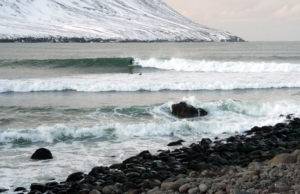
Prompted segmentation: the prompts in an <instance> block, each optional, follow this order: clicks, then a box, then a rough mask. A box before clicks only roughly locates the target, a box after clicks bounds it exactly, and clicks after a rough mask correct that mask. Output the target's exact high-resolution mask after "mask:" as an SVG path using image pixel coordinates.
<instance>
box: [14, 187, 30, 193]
mask: <svg viewBox="0 0 300 194" xmlns="http://www.w3.org/2000/svg"><path fill="white" fill-rule="evenodd" d="M26 190H27V189H26V188H24V187H17V188H15V190H14V191H15V192H16V191H26Z"/></svg>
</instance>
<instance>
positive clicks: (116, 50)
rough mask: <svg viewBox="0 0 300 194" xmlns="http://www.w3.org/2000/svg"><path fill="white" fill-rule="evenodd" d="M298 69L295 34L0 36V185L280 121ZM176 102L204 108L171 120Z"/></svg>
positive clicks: (294, 109) (290, 103)
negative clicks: (77, 38) (57, 40)
mask: <svg viewBox="0 0 300 194" xmlns="http://www.w3.org/2000/svg"><path fill="white" fill-rule="evenodd" d="M132 58H133V59H134V63H133V65H132V67H128V65H129V61H130V60H131V59H132ZM299 77H300V42H247V43H110V44H108V43H101V44H75V43H68V44H49V43H39V44H18V43H16V44H11V43H9V44H0V153H1V158H0V182H1V185H0V187H4V188H7V189H14V188H16V187H19V186H22V187H26V188H29V187H30V184H31V183H33V182H39V183H45V182H47V181H50V180H55V181H64V180H65V179H66V177H67V176H68V175H69V174H71V173H73V172H77V171H82V172H85V173H88V172H89V171H90V170H91V168H92V167H94V166H103V165H105V166H107V165H110V164H113V163H120V162H122V161H123V160H124V159H126V157H129V156H133V155H136V154H138V153H139V152H140V151H143V150H149V151H150V152H151V153H152V154H155V153H157V152H156V151H157V150H159V149H174V148H169V147H167V144H168V143H169V142H171V141H175V140H178V139H183V140H184V141H185V142H184V143H183V144H184V145H186V146H188V145H189V144H191V143H193V142H197V141H200V140H201V138H204V137H209V138H212V139H213V138H215V137H219V138H226V137H228V136H229V135H232V134H235V133H243V132H244V131H245V130H249V129H251V128H252V127H254V126H263V125H274V124H276V123H278V122H284V118H283V117H279V115H281V114H284V115H286V114H291V113H293V114H294V115H295V116H299V115H300V98H299V97H300V80H299ZM180 101H185V102H187V103H188V104H191V105H193V106H195V107H201V108H204V109H205V110H206V111H207V112H208V113H209V114H208V115H207V116H205V117H196V118H191V119H179V118H177V117H175V116H173V115H172V114H171V106H172V104H174V103H178V102H180ZM40 147H45V148H47V149H49V150H50V151H51V152H52V154H53V157H54V159H53V160H46V161H33V160H31V159H30V156H31V155H32V153H33V152H34V151H35V150H36V149H38V148H40Z"/></svg>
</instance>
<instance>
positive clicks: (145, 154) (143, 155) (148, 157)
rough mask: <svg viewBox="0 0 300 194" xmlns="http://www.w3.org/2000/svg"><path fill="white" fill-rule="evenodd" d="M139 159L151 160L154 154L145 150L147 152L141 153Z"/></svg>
mask: <svg viewBox="0 0 300 194" xmlns="http://www.w3.org/2000/svg"><path fill="white" fill-rule="evenodd" d="M138 157H141V158H143V159H151V158H152V154H151V153H150V152H149V151H148V150H145V151H142V152H141V153H139V154H138Z"/></svg>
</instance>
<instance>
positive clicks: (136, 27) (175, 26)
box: [0, 0, 242, 42]
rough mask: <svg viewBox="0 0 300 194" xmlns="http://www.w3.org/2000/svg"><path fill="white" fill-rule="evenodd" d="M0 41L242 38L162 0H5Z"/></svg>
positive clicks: (209, 40) (190, 40)
mask: <svg viewBox="0 0 300 194" xmlns="http://www.w3.org/2000/svg"><path fill="white" fill-rule="evenodd" d="M0 29H1V31H0V40H1V42H14V41H17V42H91V41H93V42H167V41H171V42H242V39H240V38H238V37H237V36H235V35H233V34H231V33H229V32H225V31H221V30H216V29H213V28H209V27H206V26H203V25H201V24H197V23H194V22H192V21H190V20H189V19H187V18H185V17H184V16H182V15H180V14H179V13H177V12H176V11H174V10H173V9H171V8H170V7H168V6H167V5H166V4H165V3H163V2H162V1H161V0H147V1H144V0H132V1H127V0H118V1H111V0H83V1H80V0H73V1H53V0H31V1H26V0H20V1H10V0H3V2H2V3H1V6H0Z"/></svg>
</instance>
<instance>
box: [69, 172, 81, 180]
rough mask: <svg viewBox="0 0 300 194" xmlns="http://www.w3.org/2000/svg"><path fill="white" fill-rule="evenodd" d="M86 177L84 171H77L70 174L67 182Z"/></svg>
mask: <svg viewBox="0 0 300 194" xmlns="http://www.w3.org/2000/svg"><path fill="white" fill-rule="evenodd" d="M83 178H84V174H83V172H75V173H72V174H70V175H69V176H68V178H67V180H66V182H76V181H80V180H81V179H83Z"/></svg>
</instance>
